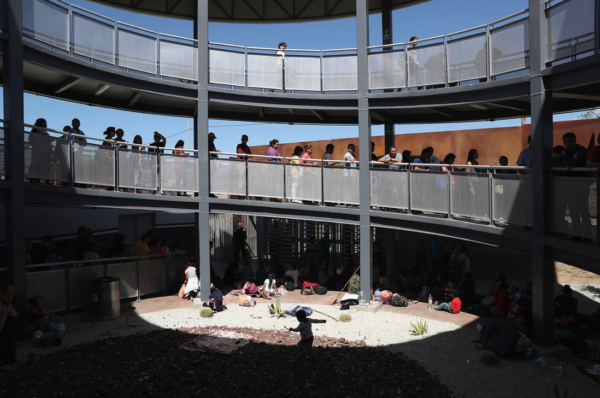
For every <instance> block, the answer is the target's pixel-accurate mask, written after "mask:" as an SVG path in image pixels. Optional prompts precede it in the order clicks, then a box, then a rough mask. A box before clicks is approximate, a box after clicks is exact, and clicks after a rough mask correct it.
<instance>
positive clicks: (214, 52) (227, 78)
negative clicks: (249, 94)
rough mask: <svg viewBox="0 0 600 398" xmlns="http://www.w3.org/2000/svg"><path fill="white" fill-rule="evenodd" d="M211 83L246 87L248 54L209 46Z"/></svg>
mask: <svg viewBox="0 0 600 398" xmlns="http://www.w3.org/2000/svg"><path fill="white" fill-rule="evenodd" d="M208 59H209V61H208V62H209V65H208V67H209V83H213V84H224V85H227V86H238V87H244V86H245V85H246V55H245V54H244V52H243V51H236V50H231V49H220V48H209V49H208Z"/></svg>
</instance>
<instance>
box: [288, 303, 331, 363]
mask: <svg viewBox="0 0 600 398" xmlns="http://www.w3.org/2000/svg"><path fill="white" fill-rule="evenodd" d="M296 319H298V322H300V324H299V325H298V327H297V328H295V329H294V328H290V332H300V338H301V340H300V341H299V342H298V359H299V360H301V359H304V357H305V356H308V358H309V359H310V364H311V365H314V364H316V363H317V358H315V352H314V351H313V349H312V345H313V340H314V338H315V337H314V336H313V333H312V326H311V323H325V322H327V321H326V320H323V319H308V318H307V317H306V312H304V310H300V311H298V312H296Z"/></svg>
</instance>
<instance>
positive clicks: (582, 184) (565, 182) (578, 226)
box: [550, 177, 598, 238]
mask: <svg viewBox="0 0 600 398" xmlns="http://www.w3.org/2000/svg"><path fill="white" fill-rule="evenodd" d="M551 192H552V194H551V195H550V200H551V209H552V212H551V217H552V218H551V220H550V228H551V229H552V231H556V232H564V233H566V234H571V235H576V236H582V237H588V238H591V237H593V236H595V235H596V223H597V222H598V215H597V214H596V203H597V201H598V189H597V185H596V179H595V178H584V177H552V188H551Z"/></svg>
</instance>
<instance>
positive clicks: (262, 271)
mask: <svg viewBox="0 0 600 398" xmlns="http://www.w3.org/2000/svg"><path fill="white" fill-rule="evenodd" d="M266 266H267V263H266V262H265V261H261V262H259V263H258V269H257V270H256V274H255V276H254V279H255V280H256V284H257V285H262V284H263V283H264V281H265V279H267V275H268V273H269V272H268V270H267V268H266Z"/></svg>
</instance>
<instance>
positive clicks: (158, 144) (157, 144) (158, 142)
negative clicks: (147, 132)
mask: <svg viewBox="0 0 600 398" xmlns="http://www.w3.org/2000/svg"><path fill="white" fill-rule="evenodd" d="M150 146H151V147H154V148H148V152H154V153H156V175H157V176H156V178H157V182H158V180H159V179H160V177H161V174H160V154H161V153H163V151H162V150H161V149H160V148H164V147H165V146H167V139H166V138H165V137H164V136H163V135H162V134H160V133H159V132H158V131H155V132H154V142H153V143H151V144H150ZM157 185H158V184H157ZM156 189H157V190H158V186H157V187H156ZM160 193H162V192H160Z"/></svg>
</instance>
